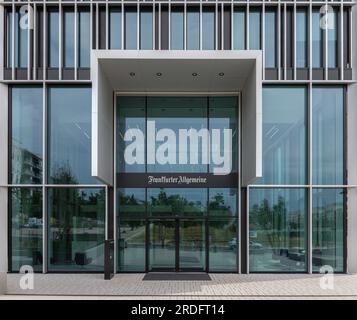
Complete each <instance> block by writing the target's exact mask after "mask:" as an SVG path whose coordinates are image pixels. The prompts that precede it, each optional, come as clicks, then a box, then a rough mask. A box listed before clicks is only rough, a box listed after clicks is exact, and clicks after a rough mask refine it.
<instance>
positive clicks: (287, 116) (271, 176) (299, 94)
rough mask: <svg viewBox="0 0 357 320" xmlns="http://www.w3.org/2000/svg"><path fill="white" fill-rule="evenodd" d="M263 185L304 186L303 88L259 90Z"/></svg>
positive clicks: (304, 123) (304, 131)
mask: <svg viewBox="0 0 357 320" xmlns="http://www.w3.org/2000/svg"><path fill="white" fill-rule="evenodd" d="M259 181H260V182H261V183H263V184H305V183H306V89H305V87H265V88H264V89H263V178H262V179H260V180H259Z"/></svg>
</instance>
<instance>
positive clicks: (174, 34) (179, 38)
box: [170, 8, 184, 50]
mask: <svg viewBox="0 0 357 320" xmlns="http://www.w3.org/2000/svg"><path fill="white" fill-rule="evenodd" d="M183 30H184V28H183V11H182V10H178V9H176V10H175V9H174V8H173V9H172V11H171V38H170V42H171V50H182V49H183V32H184V31H183Z"/></svg>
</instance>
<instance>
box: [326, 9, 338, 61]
mask: <svg viewBox="0 0 357 320" xmlns="http://www.w3.org/2000/svg"><path fill="white" fill-rule="evenodd" d="M337 14H338V11H337V9H336V8H333V11H332V12H331V13H328V18H329V19H332V21H328V23H329V24H330V26H329V29H328V30H327V34H328V54H327V56H328V66H329V68H336V67H337V40H338V16H337Z"/></svg>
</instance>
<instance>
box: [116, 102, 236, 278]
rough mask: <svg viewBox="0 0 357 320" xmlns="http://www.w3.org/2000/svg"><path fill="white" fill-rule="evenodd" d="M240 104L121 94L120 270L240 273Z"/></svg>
mask: <svg viewBox="0 0 357 320" xmlns="http://www.w3.org/2000/svg"><path fill="white" fill-rule="evenodd" d="M238 103H239V100H238V97H237V96H219V97H218V96H190V97H173V96H155V97H154V96H152V97H151V96H149V97H147V96H117V99H116V172H117V179H116V212H117V214H116V230H117V233H116V237H117V242H116V244H117V271H118V272H149V271H173V272H174V271H201V272H202V271H206V272H208V271H216V272H238V269H239V267H238V266H239V263H238V262H239V258H238V243H239V219H238V217H239V196H238V195H239V179H238V167H239V165H238V158H239V157H238V152H239V150H238V149H239V126H238V119H239V117H238V114H239V109H238ZM227 136H228V137H227ZM227 148H228V150H227Z"/></svg>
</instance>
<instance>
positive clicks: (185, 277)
mask: <svg viewBox="0 0 357 320" xmlns="http://www.w3.org/2000/svg"><path fill="white" fill-rule="evenodd" d="M163 280H164V281H211V280H212V279H211V277H210V276H209V275H208V273H180V272H150V273H147V274H146V275H145V276H144V278H143V281H163Z"/></svg>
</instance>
